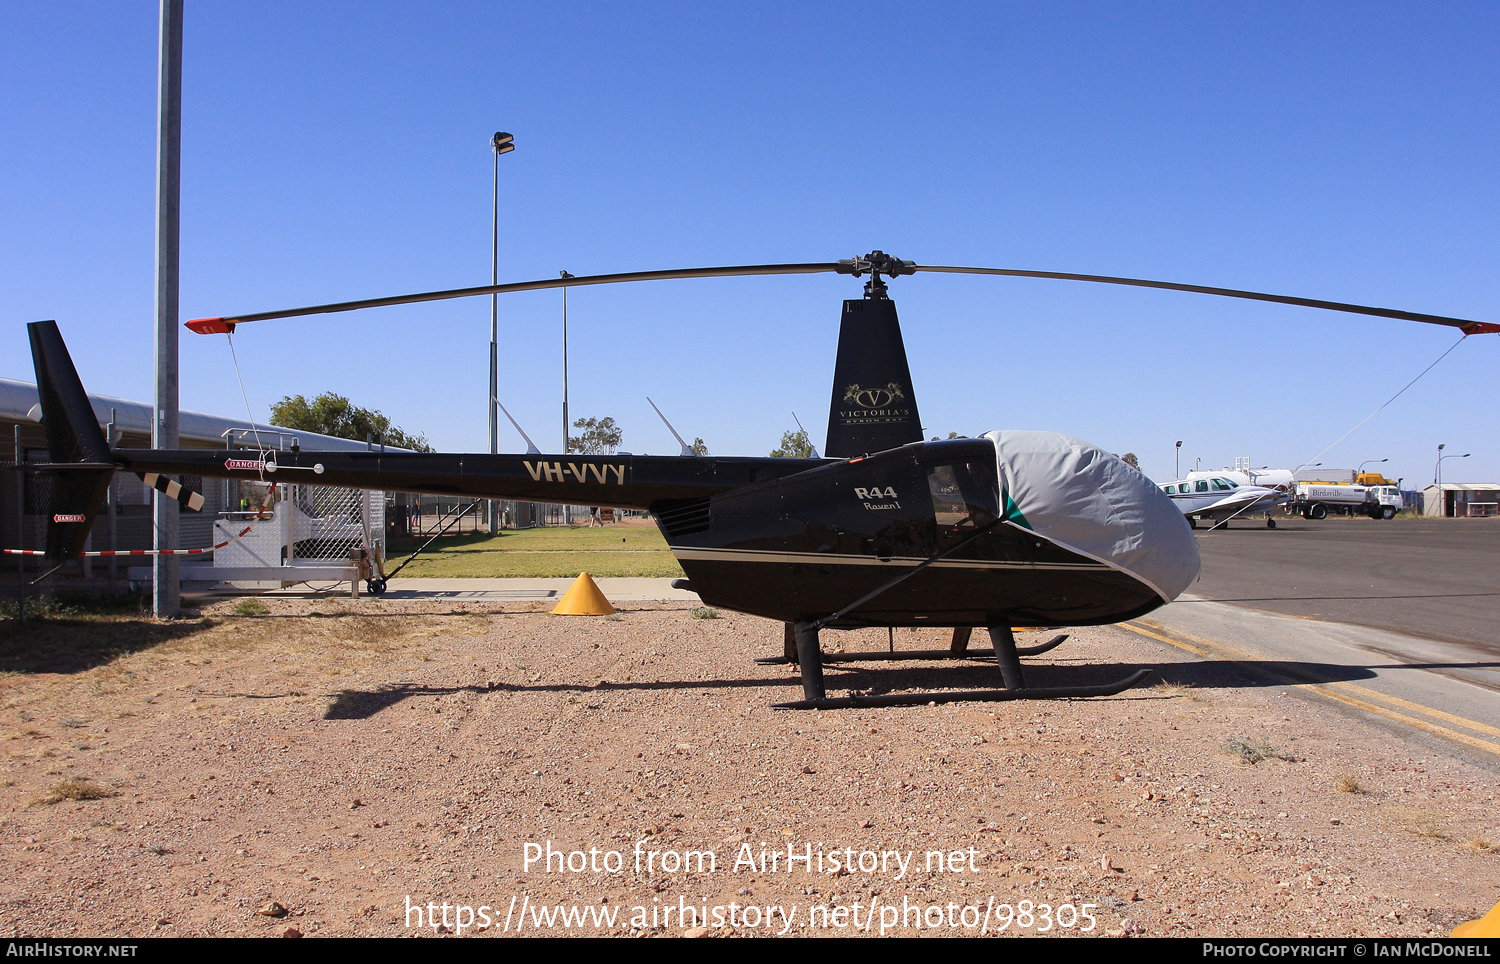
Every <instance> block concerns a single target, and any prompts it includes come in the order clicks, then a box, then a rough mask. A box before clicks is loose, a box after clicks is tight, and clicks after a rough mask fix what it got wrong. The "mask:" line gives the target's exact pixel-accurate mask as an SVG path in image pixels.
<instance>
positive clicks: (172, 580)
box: [151, 0, 182, 619]
mask: <svg viewBox="0 0 1500 964" xmlns="http://www.w3.org/2000/svg"><path fill="white" fill-rule="evenodd" d="M158 71H159V73H158V81H157V119H156V355H155V357H156V397H155V402H154V405H153V411H152V415H153V417H152V419H151V447H152V448H155V449H175V448H177V446H178V442H179V432H180V430H181V421H180V413H179V412H178V406H177V403H178V368H177V366H178V351H177V332H178V328H177V315H178V313H177V303H178V302H177V296H178V254H179V249H180V240H181V226H182V222H181V217H180V202H181V199H182V179H181V173H182V0H161V41H160V54H159V59H158ZM151 516H152V526H151V542H152V546H153V548H155V549H157V550H159V551H160V550H167V549H170V550H176V549H177V548H179V547H178V533H179V527H178V518H177V500H176V499H170V498H167V496H166V495H165V494H164V493H162V492H153V493H152V510H151ZM181 593H182V583H181V581H180V570H179V569H178V559H177V557H176V556H172V555H160V554H158V555H156V556H154V557H152V560H151V610H152V613H153V614H154V615H155V616H156V618H157V619H176V618H177V617H178V616H179V615H180V614H181V612H182V596H181Z"/></svg>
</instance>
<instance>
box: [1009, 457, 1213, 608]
mask: <svg viewBox="0 0 1500 964" xmlns="http://www.w3.org/2000/svg"><path fill="white" fill-rule="evenodd" d="M985 437H986V438H988V439H990V440H991V441H992V442H994V444H995V457H996V461H997V463H998V468H999V475H1000V491H1001V498H1002V504H1003V505H1004V508H1005V513H1006V517H1007V519H1008V520H1009V521H1011V522H1013V523H1015V524H1017V525H1020V526H1024V527H1025V528H1028V529H1030V530H1032V531H1033V532H1035V533H1036V534H1037V535H1039V536H1041V537H1043V538H1045V539H1047V540H1048V541H1050V542H1053V543H1055V544H1057V545H1059V546H1061V547H1063V548H1065V549H1069V550H1071V551H1073V552H1077V553H1080V554H1082V555H1085V556H1088V557H1090V558H1092V559H1095V560H1097V561H1099V562H1103V563H1104V564H1106V565H1108V566H1110V567H1112V568H1114V569H1118V570H1120V571H1122V572H1124V573H1126V574H1128V575H1130V576H1132V577H1134V578H1135V579H1137V580H1139V581H1141V582H1142V583H1144V584H1146V585H1147V586H1149V587H1150V588H1151V589H1152V590H1154V591H1155V592H1156V593H1157V594H1158V595H1160V596H1161V597H1162V599H1163V600H1164V601H1166V602H1171V601H1172V600H1173V599H1176V598H1177V597H1178V595H1180V594H1181V593H1182V592H1183V590H1185V589H1187V587H1188V586H1190V585H1192V583H1193V580H1194V579H1196V578H1198V569H1199V566H1200V560H1199V556H1198V542H1197V540H1196V539H1194V538H1193V533H1192V529H1191V528H1190V527H1189V526H1188V523H1187V520H1186V519H1185V518H1183V515H1182V513H1181V512H1180V511H1179V510H1178V508H1177V507H1176V506H1175V505H1173V504H1172V500H1171V499H1169V498H1168V497H1167V496H1166V495H1165V494H1164V493H1163V492H1162V491H1161V490H1160V489H1159V488H1157V487H1156V483H1154V482H1152V481H1151V480H1150V479H1148V478H1146V476H1145V475H1143V474H1141V472H1140V471H1138V470H1136V469H1133V468H1131V467H1130V466H1129V465H1126V464H1125V463H1124V462H1122V461H1120V459H1118V458H1116V457H1115V456H1113V455H1111V454H1109V453H1108V452H1106V451H1104V450H1103V449H1101V448H1099V447H1098V446H1095V445H1090V444H1089V443H1088V442H1085V441H1083V440H1081V439H1076V438H1072V437H1070V436H1067V435H1059V434H1057V433H1055V432H1022V431H998V432H990V433H989V434H988V435H986V436H985Z"/></svg>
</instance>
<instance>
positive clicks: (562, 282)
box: [186, 261, 838, 335]
mask: <svg viewBox="0 0 1500 964" xmlns="http://www.w3.org/2000/svg"><path fill="white" fill-rule="evenodd" d="M837 270H838V263H837V262H834V261H828V262H817V263H812V264H750V265H736V266H730V267H722V268H678V269H676V270H672V271H626V272H621V273H618V274H596V275H583V276H581V277H576V278H545V279H543V280H541V281H517V282H514V283H511V284H503V285H479V286H477V287H473V288H449V289H447V290H445V291H425V292H421V293H419V294H413V295H395V296H393V297H390V298H365V299H363V300H361V301H339V302H334V303H333V304H328V305H312V306H310V307H307V308H287V309H284V310H282V311H260V312H255V313H253V314H248V315H225V316H224V317H222V318H194V319H193V320H192V321H189V322H187V323H186V324H187V327H189V328H191V329H192V330H193V331H196V332H198V333H199V334H204V335H210V334H222V333H223V332H225V331H228V330H229V327H230V326H232V325H238V324H243V323H245V322H247V321H269V320H270V319H272V318H296V317H298V316H300V315H321V314H327V313H329V312H334V311H356V310H358V309H360V308H385V307H389V306H391V305H413V304H418V303H420V302H424V301H448V300H449V299H452V298H473V297H476V296H478V295H503V294H508V293H510V292H513V291H542V290H544V289H547V288H578V287H581V286H583V285H612V284H620V283H623V282H626V281H670V280H673V279H678V278H739V277H745V276H747V275H772V274H822V273H824V272H827V273H833V272H834V271H837Z"/></svg>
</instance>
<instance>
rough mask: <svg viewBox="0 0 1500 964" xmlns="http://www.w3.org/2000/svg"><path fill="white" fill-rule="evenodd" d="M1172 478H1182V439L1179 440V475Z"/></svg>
mask: <svg viewBox="0 0 1500 964" xmlns="http://www.w3.org/2000/svg"><path fill="white" fill-rule="evenodd" d="M1172 478H1174V479H1180V478H1182V440H1181V439H1178V440H1177V473H1176V474H1175V475H1173V476H1172Z"/></svg>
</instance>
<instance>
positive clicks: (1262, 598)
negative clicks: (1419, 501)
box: [1188, 518, 1500, 652]
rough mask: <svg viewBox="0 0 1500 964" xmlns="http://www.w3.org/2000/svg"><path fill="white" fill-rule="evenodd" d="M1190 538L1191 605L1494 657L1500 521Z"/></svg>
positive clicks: (1296, 526) (1499, 609)
mask: <svg viewBox="0 0 1500 964" xmlns="http://www.w3.org/2000/svg"><path fill="white" fill-rule="evenodd" d="M1276 525H1277V527H1276V528H1275V529H1267V528H1265V523H1264V522H1262V521H1260V520H1254V519H1246V520H1244V521H1238V520H1236V521H1235V522H1234V523H1233V525H1232V527H1231V528H1229V529H1227V530H1223V529H1221V530H1215V531H1209V530H1199V532H1198V549H1199V551H1200V552H1201V553H1202V556H1203V571H1202V574H1201V575H1200V576H1199V579H1198V581H1197V582H1196V583H1194V584H1193V585H1192V586H1190V587H1189V588H1188V592H1189V593H1192V594H1193V595H1195V596H1200V597H1205V598H1208V599H1213V600H1217V601H1219V602H1227V603H1233V604H1235V605H1237V606H1244V607H1249V608H1252V609H1261V610H1266V611H1269V612H1277V613H1286V614H1288V615H1292V616H1302V617H1308V618H1313V619H1321V620H1328V621H1333V622H1340V623H1351V624H1354V625H1357V626H1370V627H1375V628H1378V629H1386V630H1393V631H1395V632H1399V633H1405V634H1409V635H1413V636H1422V637H1427V638H1429V639H1435V640H1448V641H1453V642H1461V643H1469V644H1478V645H1479V646H1481V647H1483V648H1484V649H1486V650H1488V651H1491V652H1500V520H1491V519H1393V520H1390V521H1383V520H1382V521H1375V520H1371V519H1359V518H1356V519H1325V520H1323V521H1321V522H1312V521H1304V520H1302V519H1299V518H1292V519H1285V518H1278V519H1277V523H1276Z"/></svg>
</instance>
